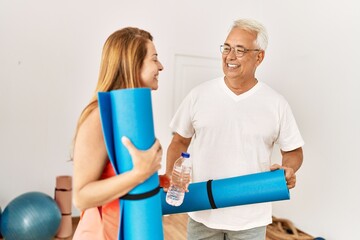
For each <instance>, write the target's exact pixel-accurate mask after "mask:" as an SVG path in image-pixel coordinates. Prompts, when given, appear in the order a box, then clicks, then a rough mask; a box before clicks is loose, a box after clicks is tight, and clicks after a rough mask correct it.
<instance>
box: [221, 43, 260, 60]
mask: <svg viewBox="0 0 360 240" xmlns="http://www.w3.org/2000/svg"><path fill="white" fill-rule="evenodd" d="M225 46H227V47H229V48H230V51H229V52H228V53H224V47H225ZM236 48H243V49H244V50H243V51H242V50H241V51H240V52H241V55H238V54H236ZM233 49H234V53H235V56H236V57H243V56H244V55H245V53H248V52H252V51H261V49H259V48H254V49H250V48H245V47H243V46H235V47H231V46H230V45H228V44H222V45H220V52H221V54H223V55H229V54H230V53H231V51H232V50H233Z"/></svg>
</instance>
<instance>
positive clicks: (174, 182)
mask: <svg viewBox="0 0 360 240" xmlns="http://www.w3.org/2000/svg"><path fill="white" fill-rule="evenodd" d="M191 169H192V166H191V160H190V154H189V153H186V152H183V153H181V157H180V158H178V159H177V160H176V161H175V163H174V168H173V172H172V175H171V182H170V188H169V190H168V192H167V194H166V202H167V203H168V204H170V205H172V206H180V205H181V204H182V202H183V201H184V196H185V190H186V188H187V186H188V184H189V183H190V180H191Z"/></svg>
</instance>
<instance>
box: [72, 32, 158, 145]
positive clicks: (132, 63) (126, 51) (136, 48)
mask: <svg viewBox="0 0 360 240" xmlns="http://www.w3.org/2000/svg"><path fill="white" fill-rule="evenodd" d="M152 40H153V37H152V36H151V34H150V33H149V32H147V31H145V30H142V29H139V28H134V27H127V28H123V29H121V30H118V31H116V32H114V33H113V34H111V35H110V36H109V37H108V39H107V40H106V42H105V44H104V47H103V51H102V57H101V64H100V73H99V78H98V83H97V86H96V89H95V92H94V95H93V96H92V98H91V100H90V102H89V104H88V105H87V106H86V107H85V108H84V110H83V111H82V113H81V115H80V118H79V120H78V123H77V127H76V131H75V137H74V142H75V139H76V135H77V132H78V130H79V127H80V126H81V124H82V123H83V122H84V121H85V119H86V118H87V117H88V116H89V114H90V113H91V112H92V111H93V110H94V109H95V108H96V107H97V106H98V96H97V94H98V92H108V91H111V90H116V89H124V88H138V87H141V82H140V70H141V67H142V64H143V62H144V59H145V56H146V54H147V43H148V42H149V41H152Z"/></svg>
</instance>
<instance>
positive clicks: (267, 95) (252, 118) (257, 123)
mask: <svg viewBox="0 0 360 240" xmlns="http://www.w3.org/2000/svg"><path fill="white" fill-rule="evenodd" d="M267 38H268V37H267V33H266V30H265V28H264V26H263V25H261V24H260V23H258V22H257V21H255V20H250V19H240V20H237V21H235V22H234V24H233V26H232V28H231V30H230V32H229V34H228V36H227V38H226V40H225V42H224V44H223V45H221V48H220V50H221V52H222V67H223V72H224V75H225V76H224V77H221V78H217V79H214V80H211V81H207V82H205V83H203V84H201V85H199V86H198V87H195V88H194V89H193V90H192V91H191V92H190V93H189V94H188V96H186V98H185V99H184V100H183V102H182V103H181V105H180V107H179V109H178V110H177V112H176V114H175V116H174V118H173V119H172V121H171V124H170V126H171V128H172V129H173V131H174V132H175V134H174V136H173V139H172V142H171V143H170V146H169V148H168V151H167V170H166V175H167V176H169V177H171V172H172V167H173V165H174V161H175V160H176V159H177V158H178V157H179V156H180V154H181V152H184V151H187V149H188V147H189V145H190V142H192V148H191V150H192V151H191V156H192V160H193V182H202V181H207V180H209V179H223V178H229V177H235V176H240V175H245V174H251V173H255V172H261V171H266V170H275V169H279V168H282V169H284V170H285V174H286V181H287V186H288V188H289V189H291V188H293V187H295V183H296V176H295V172H296V171H297V170H298V169H299V168H300V166H301V164H302V161H303V153H302V146H303V144H304V141H303V139H302V137H301V134H300V132H299V130H298V127H297V124H296V122H295V119H294V116H293V114H292V112H291V109H290V106H289V105H288V103H287V102H286V100H285V99H284V98H283V97H282V96H281V95H280V94H278V93H277V92H275V91H274V90H272V89H271V88H270V87H269V86H267V85H266V84H265V83H262V82H260V81H258V79H256V77H255V72H256V69H257V67H258V66H259V65H260V64H261V62H262V61H263V59H264V56H265V49H266V47H267ZM275 143H276V144H278V145H279V147H280V149H281V154H282V165H281V166H280V165H277V164H274V165H272V166H270V165H271V162H270V158H271V153H272V149H273V146H274V144H275ZM189 216H190V218H189V223H188V239H190V240H192V239H194V240H195V239H196V240H198V239H209V240H210V239H213V240H215V239H219V240H220V239H221V240H223V239H244V240H245V239H246V240H260V239H261V240H264V239H265V234H266V225H268V224H269V223H271V216H272V212H271V203H261V204H252V205H244V206H236V207H229V208H222V209H214V210H206V211H198V212H192V213H189Z"/></svg>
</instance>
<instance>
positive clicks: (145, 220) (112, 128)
mask: <svg viewBox="0 0 360 240" xmlns="http://www.w3.org/2000/svg"><path fill="white" fill-rule="evenodd" d="M98 99H99V108H100V116H101V124H102V129H103V133H104V139H105V145H106V149H107V152H108V155H109V159H110V162H111V164H112V166H113V168H114V170H115V172H116V174H122V173H124V172H127V171H129V170H131V169H132V168H133V164H132V160H131V156H130V154H129V152H128V150H127V149H126V148H125V146H124V145H123V144H122V142H121V137H122V136H126V137H128V138H129V139H130V140H131V142H132V143H133V144H134V145H135V147H136V148H138V149H140V150H147V149H149V148H150V147H151V146H152V145H153V144H154V142H155V134H154V123H153V113H152V102H151V90H150V89H149V88H134V89H121V90H114V91H111V92H99V93H98ZM158 186H159V177H158V174H157V173H155V174H153V175H152V176H151V177H150V178H149V179H148V180H146V181H145V182H144V183H142V184H140V185H138V186H137V187H135V188H134V189H133V190H131V191H130V192H129V194H132V195H134V194H143V193H147V192H149V191H152V190H154V189H156V188H157V187H158ZM160 197H161V195H160V193H159V192H158V193H157V194H155V195H153V196H152V197H148V198H144V199H140V200H124V199H119V201H120V227H119V240H157V239H159V240H163V238H164V237H163V228H162V210H161V198H160Z"/></svg>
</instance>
